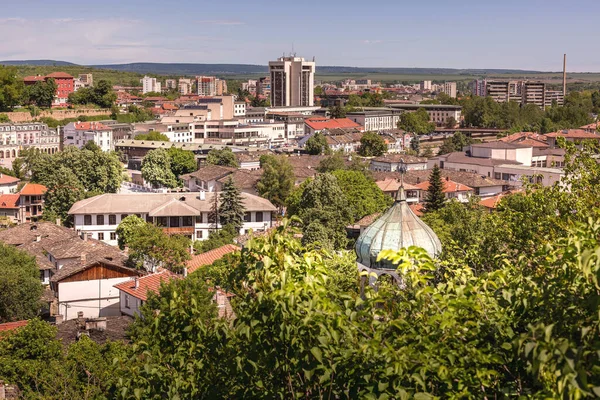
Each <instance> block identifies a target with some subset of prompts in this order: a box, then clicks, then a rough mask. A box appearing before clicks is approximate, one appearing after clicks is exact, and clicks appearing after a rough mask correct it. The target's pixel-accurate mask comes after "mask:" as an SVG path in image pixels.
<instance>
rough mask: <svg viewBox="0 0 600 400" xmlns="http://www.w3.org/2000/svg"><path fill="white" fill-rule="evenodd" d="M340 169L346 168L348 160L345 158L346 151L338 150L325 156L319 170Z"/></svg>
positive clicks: (322, 171)
mask: <svg viewBox="0 0 600 400" xmlns="http://www.w3.org/2000/svg"><path fill="white" fill-rule="evenodd" d="M338 169H346V160H345V159H344V153H342V152H341V151H336V152H335V153H333V154H332V155H330V156H327V157H325V158H324V159H322V160H321V161H319V165H318V166H317V171H319V172H321V173H325V172H333V171H337V170H338Z"/></svg>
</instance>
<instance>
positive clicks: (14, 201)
mask: <svg viewBox="0 0 600 400" xmlns="http://www.w3.org/2000/svg"><path fill="white" fill-rule="evenodd" d="M46 190H47V189H46V187H45V186H44V185H39V184H37V183H26V184H25V186H23V187H22V188H21V190H20V191H19V192H18V193H15V194H0V217H4V218H5V225H6V222H9V223H11V224H21V223H24V222H29V221H32V220H35V219H37V218H39V217H40V216H41V215H42V213H43V209H44V193H46Z"/></svg>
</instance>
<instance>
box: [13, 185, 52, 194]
mask: <svg viewBox="0 0 600 400" xmlns="http://www.w3.org/2000/svg"><path fill="white" fill-rule="evenodd" d="M47 191H48V188H47V187H46V186H44V185H40V184H39V183H26V184H25V186H23V187H22V188H21V191H19V194H22V195H25V196H41V195H43V194H44V193H46V192H47Z"/></svg>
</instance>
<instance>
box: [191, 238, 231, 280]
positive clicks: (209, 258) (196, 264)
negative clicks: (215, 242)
mask: <svg viewBox="0 0 600 400" xmlns="http://www.w3.org/2000/svg"><path fill="white" fill-rule="evenodd" d="M238 250H240V248H239V247H237V246H236V245H234V244H226V245H225V246H221V247H218V248H216V249H213V250H210V251H207V252H206V253H202V254H198V255H195V256H192V259H191V260H190V261H188V262H187V268H188V273H190V274H191V273H192V272H194V271H196V270H197V269H198V268H200V267H202V266H205V265H211V264H212V263H214V262H215V261H217V260H219V259H221V258H223V257H224V256H225V255H226V254H229V253H234V252H236V251H238Z"/></svg>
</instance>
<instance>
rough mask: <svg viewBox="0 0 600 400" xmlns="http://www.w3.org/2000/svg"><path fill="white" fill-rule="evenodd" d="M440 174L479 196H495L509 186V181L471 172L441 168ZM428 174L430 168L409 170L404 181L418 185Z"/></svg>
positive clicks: (425, 179)
mask: <svg viewBox="0 0 600 400" xmlns="http://www.w3.org/2000/svg"><path fill="white" fill-rule="evenodd" d="M440 174H441V176H442V178H443V179H450V180H451V181H454V182H457V183H460V184H463V185H465V186H468V187H470V188H473V190H474V194H475V195H476V196H479V197H481V198H485V197H490V196H495V195H497V194H499V193H502V192H504V191H506V190H508V188H509V187H510V182H507V181H503V180H500V179H494V178H488V177H486V176H482V175H478V174H475V173H472V172H464V171H453V170H449V169H442V170H440ZM430 175H431V170H424V171H410V172H407V173H406V174H405V176H404V182H408V183H410V184H413V185H418V184H420V183H421V182H424V181H427V180H429V176H430Z"/></svg>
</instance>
